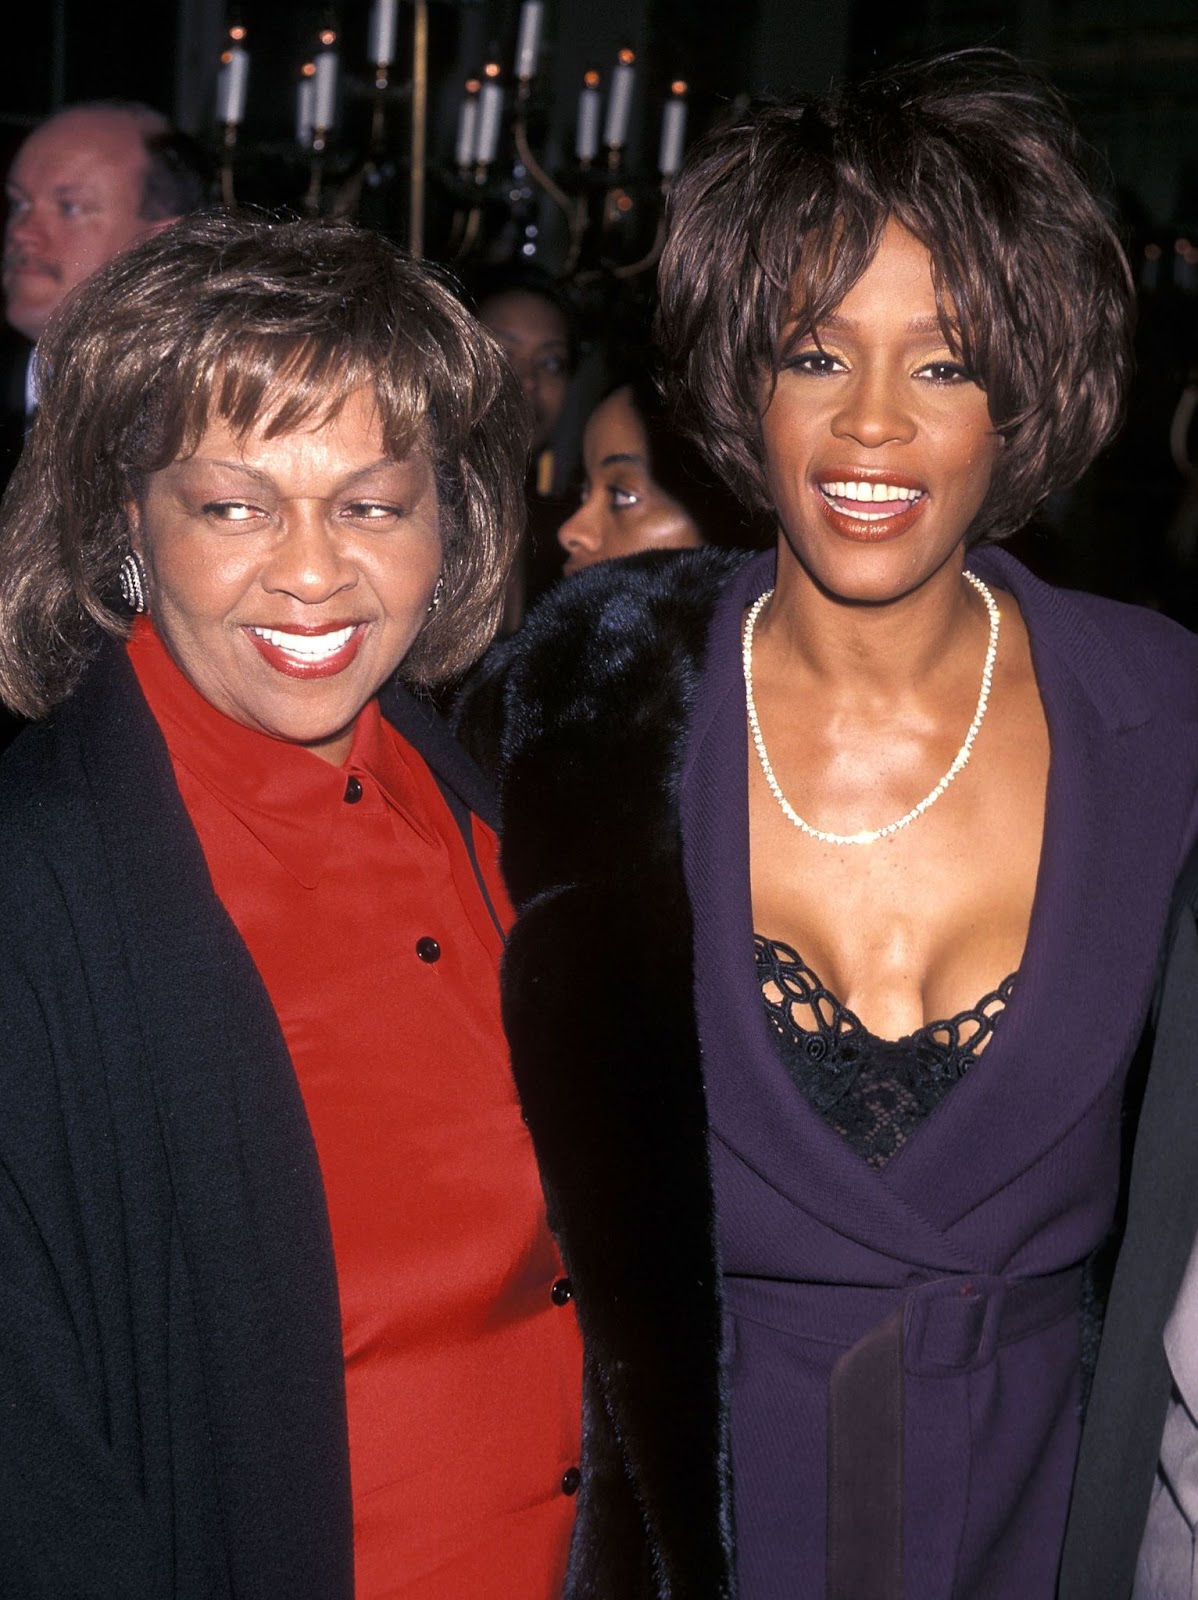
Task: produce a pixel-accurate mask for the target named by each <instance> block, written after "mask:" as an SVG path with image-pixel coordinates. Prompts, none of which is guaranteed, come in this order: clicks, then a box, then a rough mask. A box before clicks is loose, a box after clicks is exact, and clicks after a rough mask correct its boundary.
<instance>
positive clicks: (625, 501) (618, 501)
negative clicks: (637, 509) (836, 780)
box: [607, 483, 641, 511]
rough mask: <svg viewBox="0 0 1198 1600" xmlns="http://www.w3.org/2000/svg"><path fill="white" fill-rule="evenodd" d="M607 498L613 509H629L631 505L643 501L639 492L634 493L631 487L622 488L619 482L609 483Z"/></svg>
mask: <svg viewBox="0 0 1198 1600" xmlns="http://www.w3.org/2000/svg"><path fill="white" fill-rule="evenodd" d="M607 498H608V502H609V504H610V505H611V508H612V510H613V511H627V510H628V509H629V508H630V507H631V506H637V505H640V503H641V497H640V495H639V494H633V492H632V490H631V489H622V488H621V487H620V485H619V484H618V483H609V484H608V486H607Z"/></svg>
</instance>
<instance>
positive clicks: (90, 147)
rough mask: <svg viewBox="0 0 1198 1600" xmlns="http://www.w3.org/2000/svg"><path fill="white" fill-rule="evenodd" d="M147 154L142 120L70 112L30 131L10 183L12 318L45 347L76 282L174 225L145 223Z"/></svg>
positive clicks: (8, 289)
mask: <svg viewBox="0 0 1198 1600" xmlns="http://www.w3.org/2000/svg"><path fill="white" fill-rule="evenodd" d="M146 165H147V158H146V150H145V144H144V141H143V138H142V131H141V128H140V126H139V124H138V122H137V121H136V119H135V118H133V117H130V116H128V115H127V114H125V113H123V112H114V111H71V112H65V113H64V114H63V115H62V116H60V117H55V118H54V119H53V120H52V121H50V122H47V123H46V124H45V125H44V126H43V127H41V128H38V129H36V130H35V132H33V133H31V134H30V136H29V138H28V139H26V141H25V143H24V144H23V145H22V146H21V148H20V150H19V151H18V152H17V155H16V159H15V160H14V162H13V164H12V168H11V170H10V172H9V175H8V183H7V190H8V222H7V225H6V227H5V232H4V296H5V315H6V316H7V318H8V321H9V322H10V323H11V324H12V326H13V327H14V328H16V329H17V330H18V332H20V333H23V334H24V335H25V336H26V338H29V339H39V338H40V337H41V335H42V330H43V329H44V328H45V326H46V323H47V322H48V321H49V319H50V316H51V315H52V313H53V312H54V311H55V310H57V308H58V306H59V305H60V304H61V302H62V300H63V299H64V298H65V296H66V295H67V294H68V293H69V292H70V290H72V289H73V288H74V287H75V285H76V284H78V283H82V282H83V281H84V279H85V278H90V277H91V275H92V273H93V272H95V271H96V270H97V268H99V267H102V266H103V265H104V263H105V262H106V261H109V260H111V258H112V257H113V256H115V255H118V254H119V253H120V252H121V251H122V250H125V249H127V248H128V247H129V246H130V245H132V244H135V243H136V242H137V241H138V240H139V239H142V238H144V237H145V236H146V235H148V234H150V233H154V232H156V231H157V230H158V229H160V228H162V227H164V226H165V223H164V222H147V221H146V220H145V219H144V218H143V217H140V216H139V215H138V212H139V210H140V208H141V201H142V189H143V184H144V180H145V174H146Z"/></svg>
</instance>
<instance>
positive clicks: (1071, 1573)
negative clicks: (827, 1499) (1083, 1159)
mask: <svg viewBox="0 0 1198 1600" xmlns="http://www.w3.org/2000/svg"><path fill="white" fill-rule="evenodd" d="M1196 1236H1198V850H1196V851H1194V853H1193V854H1192V855H1191V857H1190V859H1189V862H1188V863H1187V865H1186V868H1185V870H1184V872H1183V873H1182V875H1181V879H1180V881H1179V884H1178V889H1177V896H1176V899H1175V902H1174V911H1173V917H1172V921H1171V925H1170V932H1169V936H1168V939H1167V941H1166V961H1165V972H1164V979H1163V983H1162V987H1161V993H1160V1006H1159V1011H1158V1016H1157V1029H1156V1039H1155V1043H1154V1046H1153V1051H1152V1061H1151V1065H1150V1067H1149V1072H1148V1081H1147V1086H1146V1088H1145V1091H1144V1102H1143V1106H1142V1109H1141V1112H1140V1120H1139V1125H1138V1127H1137V1130H1136V1141H1135V1150H1134V1155H1133V1159H1132V1168H1131V1185H1130V1190H1129V1193H1128V1211H1127V1226H1126V1230H1125V1232H1124V1236H1123V1242H1122V1245H1121V1247H1120V1251H1119V1260H1118V1264H1117V1266H1116V1269H1115V1276H1114V1281H1113V1283H1112V1286H1111V1296H1110V1302H1109V1304H1108V1306H1107V1313H1106V1322H1105V1325H1104V1328H1103V1334H1102V1344H1101V1346H1100V1348H1099V1354H1098V1365H1097V1368H1096V1369H1095V1373H1094V1386H1093V1389H1092V1391H1091V1394H1090V1404H1089V1407H1088V1409H1087V1412H1086V1422H1085V1427H1084V1428H1083V1430H1082V1442H1081V1452H1080V1455H1079V1457H1078V1466H1077V1477H1076V1479H1075V1480H1074V1489H1073V1501H1072V1504H1071V1507H1070V1512H1069V1524H1068V1528H1067V1530H1066V1535H1065V1553H1064V1557H1063V1560H1062V1564H1061V1582H1060V1591H1059V1592H1060V1600H1127V1597H1128V1596H1129V1595H1130V1594H1131V1590H1132V1583H1133V1581H1134V1578H1135V1571H1136V1557H1137V1555H1138V1553H1139V1548H1140V1540H1141V1538H1142V1536H1143V1532H1144V1523H1145V1519H1146V1518H1147V1515H1148V1502H1149V1497H1150V1495H1151V1493H1152V1485H1153V1480H1154V1478H1155V1475H1156V1463H1157V1458H1158V1455H1159V1453H1160V1444H1161V1432H1162V1429H1163V1428H1164V1425H1165V1413H1166V1411H1167V1409H1168V1405H1169V1396H1170V1392H1171V1390H1172V1384H1173V1380H1172V1375H1171V1373H1170V1371H1169V1363H1168V1360H1167V1358H1166V1356H1165V1347H1164V1343H1163V1338H1164V1331H1165V1324H1166V1322H1168V1320H1169V1316H1170V1313H1171V1312H1172V1310H1173V1303H1174V1301H1175V1300H1176V1298H1177V1293H1178V1290H1179V1289H1180V1288H1181V1280H1182V1277H1183V1276H1184V1274H1185V1270H1186V1265H1187V1263H1188V1261H1189V1258H1190V1251H1191V1249H1192V1248H1193V1245H1194V1240H1195V1237H1196Z"/></svg>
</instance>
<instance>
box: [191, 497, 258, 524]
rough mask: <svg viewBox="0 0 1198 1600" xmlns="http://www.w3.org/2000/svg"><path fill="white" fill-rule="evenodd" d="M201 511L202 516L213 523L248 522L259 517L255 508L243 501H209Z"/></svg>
mask: <svg viewBox="0 0 1198 1600" xmlns="http://www.w3.org/2000/svg"><path fill="white" fill-rule="evenodd" d="M203 509H204V515H205V516H206V517H211V518H212V519H213V521H214V522H249V521H250V519H251V518H253V517H256V516H260V515H261V513H260V511H259V509H258V507H257V506H251V505H248V504H247V503H246V502H245V501H244V500H209V502H208V503H207V505H206V506H205V507H204V508H203Z"/></svg>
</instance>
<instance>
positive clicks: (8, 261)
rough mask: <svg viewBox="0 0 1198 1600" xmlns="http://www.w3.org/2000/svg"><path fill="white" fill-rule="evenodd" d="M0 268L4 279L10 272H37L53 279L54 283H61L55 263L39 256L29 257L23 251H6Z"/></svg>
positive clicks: (59, 269)
mask: <svg viewBox="0 0 1198 1600" xmlns="http://www.w3.org/2000/svg"><path fill="white" fill-rule="evenodd" d="M0 268H2V270H3V272H4V275H5V277H7V276H8V274H9V273H10V272H37V273H40V274H42V275H43V276H44V277H47V278H53V280H54V282H55V283H61V282H62V268H61V267H60V266H59V265H58V263H57V262H55V261H46V260H43V259H42V258H41V257H40V256H31V255H29V254H28V253H27V252H26V251H24V250H6V251H5V252H4V258H3V262H2V263H0Z"/></svg>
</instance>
